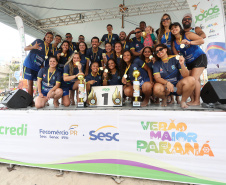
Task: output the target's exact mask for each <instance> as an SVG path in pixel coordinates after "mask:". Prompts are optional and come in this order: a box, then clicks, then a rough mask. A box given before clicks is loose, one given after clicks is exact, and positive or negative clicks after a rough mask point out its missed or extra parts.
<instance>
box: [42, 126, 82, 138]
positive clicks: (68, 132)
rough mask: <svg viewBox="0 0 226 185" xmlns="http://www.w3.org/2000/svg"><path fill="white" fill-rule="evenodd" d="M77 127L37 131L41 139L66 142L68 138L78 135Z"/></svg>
mask: <svg viewBox="0 0 226 185" xmlns="http://www.w3.org/2000/svg"><path fill="white" fill-rule="evenodd" d="M77 128H78V125H71V126H70V127H69V129H65V130H62V129H39V135H40V138H41V139H58V140H59V139H63V140H67V139H70V137H74V136H77V135H78V131H77Z"/></svg>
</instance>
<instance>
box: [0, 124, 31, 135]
mask: <svg viewBox="0 0 226 185" xmlns="http://www.w3.org/2000/svg"><path fill="white" fill-rule="evenodd" d="M0 135H16V136H27V124H22V125H21V126H19V127H5V126H0Z"/></svg>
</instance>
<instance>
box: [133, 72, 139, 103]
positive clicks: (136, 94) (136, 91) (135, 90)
mask: <svg viewBox="0 0 226 185" xmlns="http://www.w3.org/2000/svg"><path fill="white" fill-rule="evenodd" d="M139 76H140V71H139V70H137V69H136V70H134V71H133V77H134V78H135V80H134V81H133V97H135V101H133V107H140V102H139V101H138V98H139V97H140V82H139V81H138V79H137V78H138V77H139Z"/></svg>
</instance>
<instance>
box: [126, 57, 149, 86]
mask: <svg viewBox="0 0 226 185" xmlns="http://www.w3.org/2000/svg"><path fill="white" fill-rule="evenodd" d="M144 65H145V63H144V62H143V61H142V60H140V59H136V60H134V61H133V63H132V64H131V65H130V67H129V69H128V71H127V75H128V76H127V80H129V81H131V82H133V81H134V80H135V78H134V77H133V71H134V70H139V71H140V76H139V77H138V81H139V82H140V85H143V83H144V82H147V81H150V79H149V76H148V73H147V71H146V70H145V69H143V67H144Z"/></svg>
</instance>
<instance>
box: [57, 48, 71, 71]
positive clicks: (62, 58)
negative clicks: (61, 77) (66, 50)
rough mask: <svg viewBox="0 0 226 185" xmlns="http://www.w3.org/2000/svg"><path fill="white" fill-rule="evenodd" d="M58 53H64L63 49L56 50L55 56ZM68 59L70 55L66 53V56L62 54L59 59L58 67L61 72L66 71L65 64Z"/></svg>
mask: <svg viewBox="0 0 226 185" xmlns="http://www.w3.org/2000/svg"><path fill="white" fill-rule="evenodd" d="M58 53H62V51H61V50H58V51H56V52H55V53H54V54H55V56H57V54H58ZM68 59H69V56H68V55H67V54H66V56H65V55H64V56H60V59H59V61H58V65H57V69H58V70H59V71H60V72H61V73H63V72H64V65H65V64H66V63H67V61H68Z"/></svg>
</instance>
